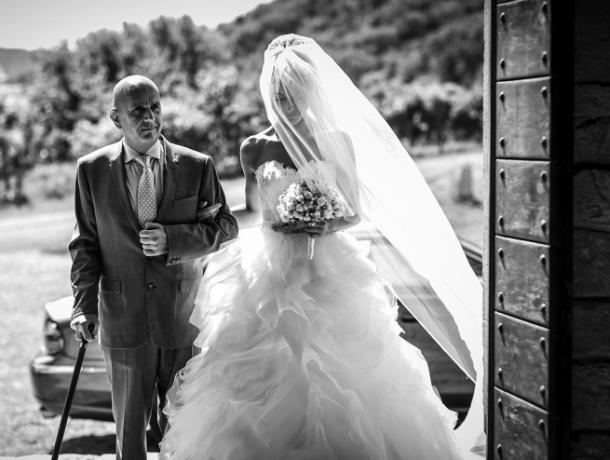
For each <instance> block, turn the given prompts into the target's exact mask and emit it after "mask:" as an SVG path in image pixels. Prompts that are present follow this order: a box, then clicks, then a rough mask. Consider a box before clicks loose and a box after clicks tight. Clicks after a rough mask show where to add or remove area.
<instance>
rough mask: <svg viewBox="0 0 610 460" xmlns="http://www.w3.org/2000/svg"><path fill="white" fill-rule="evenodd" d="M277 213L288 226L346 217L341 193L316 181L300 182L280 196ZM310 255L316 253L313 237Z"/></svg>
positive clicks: (310, 239) (312, 223) (310, 243)
mask: <svg viewBox="0 0 610 460" xmlns="http://www.w3.org/2000/svg"><path fill="white" fill-rule="evenodd" d="M277 210H278V212H279V215H280V219H281V220H282V222H283V223H287V224H295V223H302V224H305V225H307V224H311V225H315V224H320V223H323V222H325V221H331V220H333V219H339V218H341V217H345V210H346V206H345V203H344V201H343V200H342V199H341V197H340V195H339V193H338V192H337V191H336V190H335V189H334V188H332V187H330V186H329V185H327V184H324V183H322V182H320V181H319V180H316V179H309V180H305V179H299V180H298V181H297V182H293V183H292V184H290V185H289V186H288V187H287V188H286V189H285V190H284V191H283V192H282V194H281V195H280V197H279V204H278V206H277ZM308 237H309V238H308V244H307V254H308V256H309V258H310V259H312V258H313V253H314V241H315V240H314V238H313V236H312V235H311V234H308Z"/></svg>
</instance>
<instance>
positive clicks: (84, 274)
mask: <svg viewBox="0 0 610 460" xmlns="http://www.w3.org/2000/svg"><path fill="white" fill-rule="evenodd" d="M84 169H85V168H84V167H83V165H82V164H80V163H79V164H78V165H77V173H76V187H75V192H74V197H75V199H74V211H75V215H76V223H75V226H74V232H73V233H72V239H71V240H70V244H69V245H68V249H69V250H70V256H71V257H72V269H71V273H70V274H71V280H72V292H73V293H74V307H73V309H72V319H73V321H72V323H71V326H72V327H73V328H74V329H75V330H77V328H76V326H78V325H81V324H83V320H84V319H85V318H88V320H87V323H89V322H95V321H96V320H97V315H98V285H99V280H100V276H101V273H102V263H101V255H100V248H99V241H98V236H97V225H96V221H95V212H94V210H93V201H92V198H91V189H90V185H89V181H88V178H87V175H86V173H85V170H84ZM93 316H94V317H95V319H92V317H93ZM77 319H78V320H77ZM84 326H85V327H87V324H84Z"/></svg>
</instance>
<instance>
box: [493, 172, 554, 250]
mask: <svg viewBox="0 0 610 460" xmlns="http://www.w3.org/2000/svg"><path fill="white" fill-rule="evenodd" d="M496 171H498V180H497V181H496V215H497V219H496V233H497V234H500V235H504V236H513V237H517V238H525V239H530V240H534V241H539V242H542V243H546V242H548V239H549V227H550V225H551V222H550V219H549V193H550V180H549V163H548V162H547V161H535V162H533V161H524V160H496Z"/></svg>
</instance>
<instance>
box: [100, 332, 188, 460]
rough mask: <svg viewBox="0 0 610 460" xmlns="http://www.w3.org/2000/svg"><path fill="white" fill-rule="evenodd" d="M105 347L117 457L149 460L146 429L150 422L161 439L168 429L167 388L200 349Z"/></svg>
mask: <svg viewBox="0 0 610 460" xmlns="http://www.w3.org/2000/svg"><path fill="white" fill-rule="evenodd" d="M102 349H103V351H104V361H105V362H106V371H107V372H108V377H109V378H110V385H111V388H112V413H113V415H114V420H115V423H116V458H117V460H146V450H147V446H146V428H147V426H148V424H149V422H150V426H151V431H152V435H153V438H156V439H155V441H156V442H157V443H158V442H161V439H162V437H163V433H164V432H165V430H166V429H167V417H166V416H165V414H164V413H163V407H164V406H165V403H166V393H167V390H168V389H169V388H170V386H171V385H172V383H173V381H174V376H175V375H176V373H177V372H178V371H179V370H180V369H182V368H183V367H184V365H185V364H186V362H187V361H188V360H189V359H190V358H191V357H193V356H194V354H195V353H196V351H198V350H197V349H196V348H195V347H185V348H177V349H162V348H158V347H156V346H155V345H153V344H152V343H150V344H146V345H143V346H140V347H138V348H107V347H102ZM151 415H154V416H153V417H152V419H151ZM155 447H156V446H155ZM155 450H156V449H155Z"/></svg>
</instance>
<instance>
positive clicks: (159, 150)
mask: <svg viewBox="0 0 610 460" xmlns="http://www.w3.org/2000/svg"><path fill="white" fill-rule="evenodd" d="M123 152H124V153H123V165H124V167H125V185H126V186H127V194H128V195H129V202H130V203H131V209H133V212H134V213H135V214H136V215H137V213H138V211H137V210H138V184H139V182H140V176H141V175H142V172H143V171H144V166H143V165H142V164H141V163H139V162H138V161H137V160H136V158H137V157H139V156H140V153H139V152H136V151H135V150H134V149H132V148H131V147H130V146H129V145H127V142H125V139H123ZM144 154H145V155H148V156H150V157H151V159H150V165H151V168H152V171H153V177H154V181H155V194H156V196H157V209H159V204H160V203H161V196H162V195H163V172H164V170H165V161H166V160H165V152H164V151H163V146H162V144H161V140H159V141H157V142H155V143H154V144H153V146H152V147H151V148H149V149H148V150H147V151H146V152H144Z"/></svg>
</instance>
